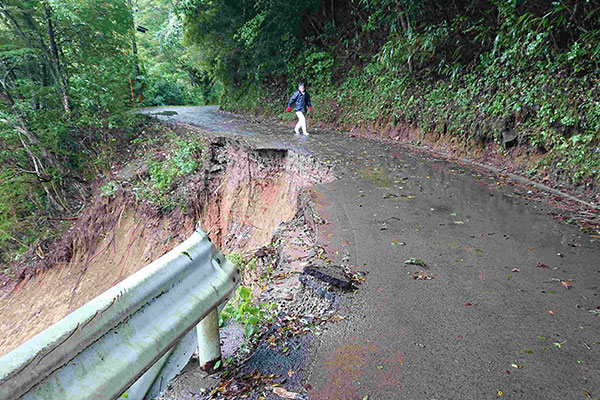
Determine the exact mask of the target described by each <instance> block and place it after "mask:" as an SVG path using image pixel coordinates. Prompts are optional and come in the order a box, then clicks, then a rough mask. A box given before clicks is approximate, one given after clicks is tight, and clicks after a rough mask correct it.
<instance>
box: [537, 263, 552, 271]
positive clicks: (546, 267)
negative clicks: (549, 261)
mask: <svg viewBox="0 0 600 400" xmlns="http://www.w3.org/2000/svg"><path fill="white" fill-rule="evenodd" d="M536 267H538V268H544V269H549V268H550V267H549V266H547V265H546V264H542V263H541V262H539V263H537V265H536Z"/></svg>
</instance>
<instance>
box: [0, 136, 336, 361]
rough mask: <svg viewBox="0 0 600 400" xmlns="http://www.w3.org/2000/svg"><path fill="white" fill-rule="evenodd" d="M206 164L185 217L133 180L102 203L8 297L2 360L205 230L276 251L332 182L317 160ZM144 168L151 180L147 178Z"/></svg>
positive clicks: (212, 155) (224, 148)
mask: <svg viewBox="0 0 600 400" xmlns="http://www.w3.org/2000/svg"><path fill="white" fill-rule="evenodd" d="M204 159H205V162H204V165H203V168H202V169H201V170H200V171H198V173H196V174H193V175H191V176H189V177H185V181H184V183H183V184H181V185H179V186H178V187H177V188H175V189H174V192H177V193H178V194H179V195H182V196H183V197H184V198H185V199H186V205H185V207H180V208H176V209H175V210H173V211H171V212H169V213H165V212H164V211H163V210H161V209H159V208H156V207H153V206H152V205H150V204H148V203H147V202H146V201H144V200H140V199H138V198H136V197H135V194H134V193H133V192H132V190H131V184H130V182H126V181H125V180H123V181H121V182H120V185H121V186H120V188H119V190H118V191H117V192H116V193H115V194H114V195H112V196H110V197H102V196H100V195H99V194H98V195H97V197H96V198H95V202H94V204H93V205H92V206H91V207H89V208H88V209H85V210H83V211H82V213H81V215H80V216H79V218H78V220H77V221H75V222H74V223H73V225H72V227H71V229H70V230H69V232H68V234H67V235H66V236H65V237H64V238H63V239H62V240H61V241H59V242H57V243H54V244H53V245H51V246H50V247H49V250H48V251H47V254H45V255H44V257H43V258H41V259H38V260H36V261H35V262H32V263H31V264H30V265H28V266H27V268H26V269H23V270H22V274H20V278H21V279H20V280H18V281H15V282H13V284H12V285H5V286H4V287H3V288H2V302H1V304H0V356H1V355H4V354H6V353H8V352H9V351H10V350H11V349H13V348H15V347H17V346H18V345H20V344H22V343H23V342H25V341H26V340H28V339H30V338H31V337H33V336H34V335H36V334H37V333H39V332H41V331H42V330H43V329H45V328H47V327H48V326H50V325H51V324H53V323H55V322H57V321H58V320H60V319H61V318H63V317H64V316H66V315H67V314H69V313H70V312H72V311H74V310H75V309H77V308H79V307H80V306H82V305H83V304H85V303H86V302H88V301H90V300H91V299H93V298H94V297H96V296H97V295H99V294H100V293H102V292H104V291H105V290H107V289H108V288H110V287H112V286H113V285H115V284H116V283H118V282H120V281H121V280H123V279H125V278H126V277H128V276H130V275H131V274H133V273H134V272H136V271H138V270H139V269H141V268H143V267H144V266H146V265H147V264H148V263H150V262H152V261H153V260H155V259H157V258H159V257H160V256H162V255H163V254H165V253H166V252H168V251H169V250H171V249H172V248H173V247H175V246H176V245H177V244H179V243H180V242H182V241H183V240H184V239H185V238H186V237H187V236H188V235H189V234H190V233H191V232H192V231H193V229H194V227H195V226H196V224H197V223H199V224H200V226H201V227H202V228H203V229H204V230H205V231H206V232H208V233H209V236H210V237H211V239H212V240H213V242H215V243H216V244H217V245H218V246H219V247H220V248H221V249H222V250H223V251H224V252H225V253H227V252H230V251H239V252H248V251H254V250H256V249H258V248H260V247H262V246H264V245H266V244H269V243H270V242H271V239H272V237H273V235H274V233H275V232H276V230H277V228H278V227H279V225H280V224H281V223H282V222H287V221H290V220H292V219H293V217H294V216H295V215H296V212H297V207H298V195H299V193H300V191H301V189H302V188H305V187H308V186H311V185H313V184H315V183H318V182H322V181H326V180H329V179H330V172H329V170H328V169H327V168H325V167H323V166H321V165H319V164H318V163H317V161H316V160H314V159H313V158H312V157H310V156H307V155H300V154H297V153H295V152H292V151H290V150H287V149H276V148H258V149H252V148H248V147H244V146H243V145H242V144H241V143H239V142H237V141H234V140H226V139H223V138H219V139H212V140H211V141H209V142H208V143H207V147H206V149H205V154H204ZM137 168H138V170H137V171H136V174H135V175H139V176H138V178H139V179H143V178H144V176H143V175H144V174H147V168H145V167H144V166H143V163H142V164H139V165H138V166H137ZM117 176H119V174H115V177H117ZM115 177H113V178H115ZM133 179H135V178H133Z"/></svg>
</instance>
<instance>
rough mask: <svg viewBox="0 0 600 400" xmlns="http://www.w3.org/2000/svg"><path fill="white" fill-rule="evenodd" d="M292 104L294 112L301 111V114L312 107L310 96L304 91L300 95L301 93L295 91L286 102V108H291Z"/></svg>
mask: <svg viewBox="0 0 600 400" xmlns="http://www.w3.org/2000/svg"><path fill="white" fill-rule="evenodd" d="M292 104H293V105H294V111H302V112H303V113H306V108H307V107H312V104H310V96H309V94H308V92H306V91H305V92H304V94H302V92H301V91H299V90H296V92H295V93H294V94H293V95H292V97H291V98H290V101H289V102H288V107H290V108H291V107H292Z"/></svg>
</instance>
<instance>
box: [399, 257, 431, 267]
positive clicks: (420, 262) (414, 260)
mask: <svg viewBox="0 0 600 400" xmlns="http://www.w3.org/2000/svg"><path fill="white" fill-rule="evenodd" d="M404 264H412V265H418V266H419V267H423V268H425V267H426V266H427V265H426V264H425V261H423V260H419V259H418V258H414V257H411V258H409V259H408V260H406V261H404Z"/></svg>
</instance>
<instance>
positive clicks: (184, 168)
mask: <svg viewBox="0 0 600 400" xmlns="http://www.w3.org/2000/svg"><path fill="white" fill-rule="evenodd" d="M162 146H164V147H169V151H167V152H166V153H164V154H162V155H161V157H162V158H160V159H158V158H156V157H155V156H153V157H154V158H152V157H151V159H150V160H149V162H148V169H149V175H150V179H149V181H148V182H140V186H139V187H137V188H135V189H134V190H135V192H136V193H137V194H138V195H141V196H142V197H143V198H145V199H146V200H148V201H150V202H151V203H153V204H155V205H157V206H159V207H161V208H164V209H166V210H171V209H173V208H175V207H177V206H180V205H183V201H184V199H183V198H181V196H179V195H178V194H177V193H174V192H173V189H174V188H175V186H176V182H177V180H178V179H179V178H184V177H187V176H190V175H192V174H194V173H196V172H198V169H199V168H200V167H201V166H202V164H203V162H204V149H205V144H204V142H203V141H202V140H200V139H198V140H189V139H188V140H184V139H179V138H176V139H171V140H167V142H166V143H163V144H162Z"/></svg>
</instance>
